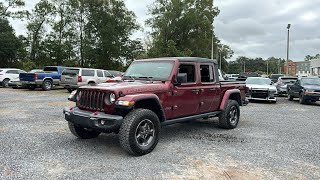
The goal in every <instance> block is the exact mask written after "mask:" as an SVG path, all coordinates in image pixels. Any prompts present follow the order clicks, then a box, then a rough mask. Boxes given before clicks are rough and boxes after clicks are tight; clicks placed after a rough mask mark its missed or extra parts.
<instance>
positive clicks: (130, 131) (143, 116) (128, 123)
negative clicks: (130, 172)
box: [119, 109, 161, 156]
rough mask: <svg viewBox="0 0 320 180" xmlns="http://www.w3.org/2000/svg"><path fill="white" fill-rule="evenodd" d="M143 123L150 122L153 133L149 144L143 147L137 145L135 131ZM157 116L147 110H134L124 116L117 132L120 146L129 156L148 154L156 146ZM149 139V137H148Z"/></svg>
mask: <svg viewBox="0 0 320 180" xmlns="http://www.w3.org/2000/svg"><path fill="white" fill-rule="evenodd" d="M144 121H148V122H152V125H153V129H154V133H153V136H152V137H153V138H152V140H151V142H150V143H148V144H147V145H146V146H145V147H143V146H141V145H139V143H138V139H137V131H138V130H139V128H138V127H139V126H140V125H141V123H143V122H144ZM160 129H161V126H160V121H159V118H158V116H157V115H156V114H155V113H154V112H153V111H151V110H149V109H134V110H132V111H131V112H130V113H129V114H128V115H126V116H125V118H124V120H123V123H122V125H121V127H120V131H119V139H120V146H121V147H122V148H123V149H124V150H125V151H127V152H128V153H129V154H131V155H134V156H142V155H145V154H148V153H150V152H151V151H152V150H153V149H154V148H155V147H156V145H157V144H158V141H159V133H160ZM149 137H151V136H149Z"/></svg>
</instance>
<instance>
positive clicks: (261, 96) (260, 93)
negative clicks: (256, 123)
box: [247, 88, 277, 102]
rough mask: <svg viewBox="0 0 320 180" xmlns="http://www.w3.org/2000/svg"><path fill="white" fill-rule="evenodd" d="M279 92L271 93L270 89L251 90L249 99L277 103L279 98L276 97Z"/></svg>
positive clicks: (248, 95)
mask: <svg viewBox="0 0 320 180" xmlns="http://www.w3.org/2000/svg"><path fill="white" fill-rule="evenodd" d="M276 94H277V92H274V91H270V90H269V89H252V88H251V89H249V93H248V94H247V97H248V99H249V100H264V101H273V102H276V101H277V98H276V97H275V95H276Z"/></svg>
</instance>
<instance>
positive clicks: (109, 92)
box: [63, 57, 247, 155]
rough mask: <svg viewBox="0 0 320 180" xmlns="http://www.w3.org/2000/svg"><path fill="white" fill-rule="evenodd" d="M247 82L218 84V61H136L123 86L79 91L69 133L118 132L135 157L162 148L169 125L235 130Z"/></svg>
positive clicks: (68, 114) (67, 111)
mask: <svg viewBox="0 0 320 180" xmlns="http://www.w3.org/2000/svg"><path fill="white" fill-rule="evenodd" d="M245 93H246V87H245V84H244V83H243V82H219V74H218V68H217V65H216V63H215V61H213V60H210V59H205V58H196V57H181V58H178V57H177V58H158V59H147V60H136V61H134V62H133V63H132V64H131V65H130V67H129V68H128V70H127V71H126V73H125V74H124V76H123V81H121V82H117V83H103V84H98V85H94V86H84V87H80V88H79V89H78V90H77V91H75V92H74V93H72V94H71V96H70V98H69V100H71V101H74V102H76V106H75V107H71V108H64V110H63V113H64V115H65V119H66V120H67V121H68V124H69V128H70V131H71V132H72V133H73V134H74V135H75V136H77V137H79V138H83V139H89V138H95V137H97V136H98V135H99V134H100V133H111V132H114V133H119V139H120V145H121V146H122V147H123V148H124V149H125V150H126V151H127V152H129V153H130V154H133V155H144V154H147V153H149V152H151V151H152V150H153V149H154V148H155V146H156V145H157V143H158V139H159V132H160V128H161V127H162V126H164V125H169V124H174V123H180V122H186V121H191V120H195V119H199V118H210V117H216V116H218V117H219V125H220V127H222V128H225V129H233V128H235V127H236V126H237V125H238V122H239V118H240V109H239V106H242V105H246V104H247V101H246V99H245Z"/></svg>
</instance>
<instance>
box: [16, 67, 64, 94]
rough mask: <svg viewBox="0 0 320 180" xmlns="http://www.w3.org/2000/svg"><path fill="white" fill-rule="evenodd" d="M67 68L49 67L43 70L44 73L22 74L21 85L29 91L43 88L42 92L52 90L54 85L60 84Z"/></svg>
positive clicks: (20, 76)
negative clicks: (62, 74) (63, 72)
mask: <svg viewBox="0 0 320 180" xmlns="http://www.w3.org/2000/svg"><path fill="white" fill-rule="evenodd" d="M64 69H65V67H61V66H47V67H45V68H44V69H43V71H44V73H20V75H19V78H20V82H21V84H23V85H24V86H26V87H28V88H29V89H32V90H34V89H36V88H37V87H41V88H42V90H44V91H48V90H51V89H52V87H53V86H54V85H59V84H60V76H61V73H62V71H63V70H64Z"/></svg>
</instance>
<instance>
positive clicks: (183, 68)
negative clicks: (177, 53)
mask: <svg viewBox="0 0 320 180" xmlns="http://www.w3.org/2000/svg"><path fill="white" fill-rule="evenodd" d="M182 73H184V74H186V75H187V83H192V82H195V81H196V74H195V67H194V65H191V64H182V65H180V67H179V74H182Z"/></svg>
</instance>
